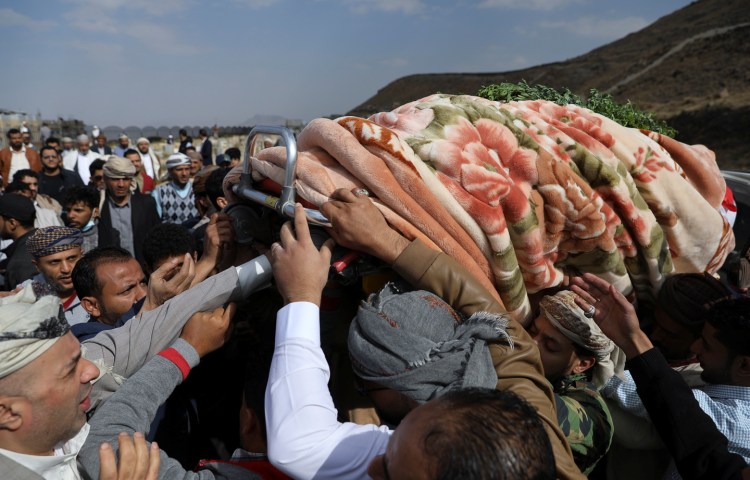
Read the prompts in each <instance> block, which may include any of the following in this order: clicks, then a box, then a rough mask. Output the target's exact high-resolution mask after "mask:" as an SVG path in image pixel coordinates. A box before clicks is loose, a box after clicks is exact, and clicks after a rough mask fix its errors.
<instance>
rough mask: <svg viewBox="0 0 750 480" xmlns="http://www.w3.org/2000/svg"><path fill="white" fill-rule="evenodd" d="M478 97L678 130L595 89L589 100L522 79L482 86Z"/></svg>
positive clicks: (628, 124) (670, 134)
mask: <svg viewBox="0 0 750 480" xmlns="http://www.w3.org/2000/svg"><path fill="white" fill-rule="evenodd" d="M478 95H479V96H480V97H483V98H486V99H488V100H493V101H496V102H512V101H520V100H547V101H550V102H554V103H556V104H558V105H568V104H574V105H580V106H581V107H585V108H588V109H589V110H592V111H594V112H596V113H598V114H600V115H603V116H605V117H607V118H611V119H612V120H614V121H615V122H617V123H619V124H620V125H623V126H625V127H632V128H643V129H645V130H651V131H653V132H658V133H661V134H662V135H666V136H668V137H674V136H675V135H677V130H675V129H674V128H672V127H670V126H669V125H667V123H666V122H664V121H662V120H658V119H656V118H654V116H653V115H652V114H651V113H649V112H644V111H643V110H640V109H639V108H638V107H636V106H635V105H633V104H632V103H631V102H630V100H628V102H627V103H624V104H623V103H618V102H616V101H615V100H614V99H613V98H612V95H610V94H608V93H602V92H600V91H599V90H597V89H595V88H592V89H591V91H590V92H589V96H588V98H587V99H584V98H582V97H580V96H579V95H576V94H575V93H573V92H571V91H570V90H568V89H567V88H566V89H564V90H562V91H558V90H555V89H554V88H552V87H547V86H545V85H538V84H537V85H529V84H528V83H526V80H522V81H520V82H518V83H500V84H495V85H488V86H484V87H482V88H480V89H479V93H478Z"/></svg>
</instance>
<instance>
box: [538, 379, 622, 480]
mask: <svg viewBox="0 0 750 480" xmlns="http://www.w3.org/2000/svg"><path fill="white" fill-rule="evenodd" d="M553 387H554V390H555V406H556V407H557V421H558V423H559V424H560V428H561V429H562V431H563V433H564V434H565V436H566V437H567V439H568V443H570V448H571V450H573V458H574V459H575V462H576V465H578V468H580V469H581V471H582V472H583V473H584V475H588V474H590V473H591V471H592V470H593V469H594V467H595V466H596V463H597V462H598V461H599V459H601V458H602V457H603V456H604V455H605V454H606V453H607V451H608V450H609V446H610V445H611V444H612V433H613V425H612V416H611V415H610V413H609V408H607V404H606V403H604V399H603V398H602V396H601V395H600V394H599V392H598V391H597V390H596V388H595V387H594V385H593V384H592V383H591V382H589V381H587V380H586V375H585V374H577V375H569V376H567V377H565V378H564V379H562V380H561V381H559V382H557V383H556V384H555V385H553Z"/></svg>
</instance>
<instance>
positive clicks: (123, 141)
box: [112, 133, 133, 157]
mask: <svg viewBox="0 0 750 480" xmlns="http://www.w3.org/2000/svg"><path fill="white" fill-rule="evenodd" d="M130 148H133V147H131V146H130V139H129V138H128V136H127V135H125V134H124V133H123V134H122V135H120V136H119V137H118V138H117V145H116V146H115V148H114V149H113V150H112V155H116V156H118V157H124V156H125V152H126V151H127V150H128V149H130Z"/></svg>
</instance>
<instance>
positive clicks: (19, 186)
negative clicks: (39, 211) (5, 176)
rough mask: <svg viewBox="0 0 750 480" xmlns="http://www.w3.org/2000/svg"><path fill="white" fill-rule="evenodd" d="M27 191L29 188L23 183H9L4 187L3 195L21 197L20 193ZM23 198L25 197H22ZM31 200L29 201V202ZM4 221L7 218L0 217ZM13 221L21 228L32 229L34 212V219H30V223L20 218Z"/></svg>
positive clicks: (7, 217)
mask: <svg viewBox="0 0 750 480" xmlns="http://www.w3.org/2000/svg"><path fill="white" fill-rule="evenodd" d="M27 190H29V186H28V185H26V184H25V183H21V182H10V183H9V184H8V186H7V187H5V193H4V195H22V196H23V194H21V193H20V192H22V191H27ZM24 198H25V196H24ZM30 201H31V200H29V202H30ZM0 216H2V217H3V218H4V219H5V220H8V219H9V218H13V217H9V216H7V215H0ZM14 220H15V221H17V222H18V224H19V225H21V226H22V227H23V228H34V221H35V220H36V211H34V218H32V219H31V221H26V220H21V219H20V218H15V219H14Z"/></svg>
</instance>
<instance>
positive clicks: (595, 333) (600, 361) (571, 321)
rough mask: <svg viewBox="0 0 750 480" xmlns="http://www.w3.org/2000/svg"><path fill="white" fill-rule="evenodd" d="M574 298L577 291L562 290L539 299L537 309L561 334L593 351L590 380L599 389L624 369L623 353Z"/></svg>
mask: <svg viewBox="0 0 750 480" xmlns="http://www.w3.org/2000/svg"><path fill="white" fill-rule="evenodd" d="M575 298H576V294H575V293H573V292H571V291H570V290H561V291H559V292H557V293H556V294H554V295H547V296H546V297H544V298H542V301H541V302H540V303H539V308H540V310H541V312H542V315H544V317H545V318H546V319H547V320H549V321H550V323H551V324H552V325H553V326H554V327H555V328H557V329H558V330H559V331H560V332H561V333H562V334H563V335H565V336H566V337H568V338H569V339H570V340H571V341H572V342H573V343H575V344H576V345H578V346H581V347H583V348H585V349H586V350H589V351H591V352H593V354H594V355H595V356H596V365H594V369H593V377H592V380H591V381H592V383H593V384H594V385H596V387H597V388H601V387H603V386H604V385H605V384H606V383H607V382H608V381H609V379H610V378H612V376H613V375H615V374H621V373H622V372H623V370H624V368H625V355H624V354H623V353H622V351H621V350H620V348H619V347H617V346H616V345H615V344H614V342H613V341H612V340H610V339H609V337H607V336H606V335H604V332H602V330H601V329H600V328H599V325H597V324H596V322H594V319H593V318H588V317H587V316H586V315H584V313H583V310H581V307H579V306H578V305H577V304H576V303H575Z"/></svg>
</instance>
